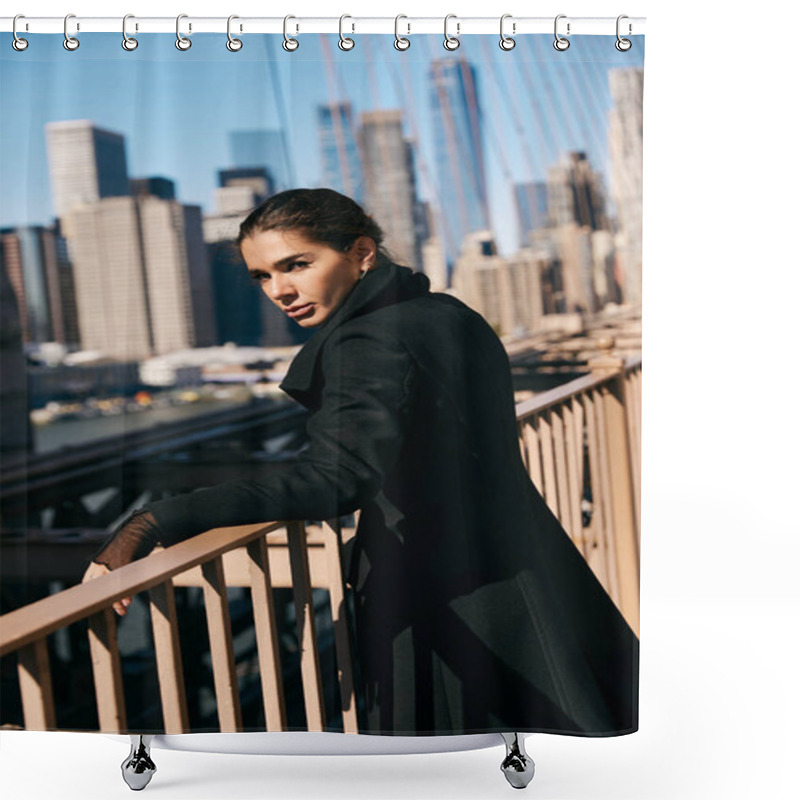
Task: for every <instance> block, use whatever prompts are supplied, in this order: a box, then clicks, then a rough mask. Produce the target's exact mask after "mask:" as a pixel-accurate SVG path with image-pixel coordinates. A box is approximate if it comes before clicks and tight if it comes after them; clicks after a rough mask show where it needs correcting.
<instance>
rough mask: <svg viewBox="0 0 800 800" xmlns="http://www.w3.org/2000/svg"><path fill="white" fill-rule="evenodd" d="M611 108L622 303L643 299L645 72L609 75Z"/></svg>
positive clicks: (622, 71) (614, 71)
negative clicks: (643, 111) (643, 110)
mask: <svg viewBox="0 0 800 800" xmlns="http://www.w3.org/2000/svg"><path fill="white" fill-rule="evenodd" d="M608 81H609V86H610V89H611V97H612V99H613V101H614V106H613V107H612V108H611V110H610V111H609V115H608V149H609V152H610V157H611V158H610V160H611V195H612V197H613V199H614V204H615V205H616V209H617V219H618V221H619V234H618V236H617V242H616V249H617V255H618V258H619V266H620V268H621V269H620V271H621V273H622V276H621V278H622V284H623V293H624V300H625V301H626V302H629V303H640V302H641V299H642V121H643V115H642V97H643V91H644V70H642V69H641V68H640V69H629V68H626V69H612V70H609V73H608Z"/></svg>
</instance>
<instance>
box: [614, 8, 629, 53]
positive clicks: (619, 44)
mask: <svg viewBox="0 0 800 800" xmlns="http://www.w3.org/2000/svg"><path fill="white" fill-rule="evenodd" d="M621 19H628V15H627V14H620V15H619V16H618V17H617V41H616V42H614V47H616V48H617V50H619V51H620V52H621V53H625V52H627V51H628V50H630V49H631V47H633V42H632V41H631V40H630V39H623V38H622V37H621V36H620V35H619V21H620V20H621ZM632 30H633V28H632V27H631V24H630V22H629V23H628V35H629V36H630V34H631V31H632Z"/></svg>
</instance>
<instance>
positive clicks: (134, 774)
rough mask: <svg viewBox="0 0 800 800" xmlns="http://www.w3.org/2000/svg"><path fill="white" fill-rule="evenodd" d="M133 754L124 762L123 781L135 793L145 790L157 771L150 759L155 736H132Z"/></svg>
mask: <svg viewBox="0 0 800 800" xmlns="http://www.w3.org/2000/svg"><path fill="white" fill-rule="evenodd" d="M130 737H131V752H130V753H129V754H128V757H127V758H126V759H125V760H124V761H123V762H122V765H121V766H122V779H123V780H124V781H125V783H127V784H128V786H130V787H131V789H133V790H134V791H135V792H138V791H140V790H141V789H144V787H145V786H147V784H148V783H150V779H151V778H152V777H153V775H154V774H155V771H156V765H155V764H154V763H153V760H152V759H151V758H150V742H152V741H153V736H152V735H151V736H147V735H145V734H138V733H137V734H133V733H132V734H130Z"/></svg>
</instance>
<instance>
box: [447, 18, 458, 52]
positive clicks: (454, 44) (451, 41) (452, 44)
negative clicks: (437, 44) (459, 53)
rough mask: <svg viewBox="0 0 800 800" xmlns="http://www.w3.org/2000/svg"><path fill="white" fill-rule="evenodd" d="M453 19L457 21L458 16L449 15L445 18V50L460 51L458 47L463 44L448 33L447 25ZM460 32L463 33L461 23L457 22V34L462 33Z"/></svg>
mask: <svg viewBox="0 0 800 800" xmlns="http://www.w3.org/2000/svg"><path fill="white" fill-rule="evenodd" d="M451 19H457V17H456V15H455V14H448V15H447V16H446V17H445V18H444V49H445V50H458V47H459V45H460V44H461V42H460V41H459V40H458V39H457V38H456V37H455V36H450V35H449V34H448V33H447V23H448V22H449V21H450V20H451ZM460 32H461V23H460V22H456V33H460Z"/></svg>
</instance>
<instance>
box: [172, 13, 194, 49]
mask: <svg viewBox="0 0 800 800" xmlns="http://www.w3.org/2000/svg"><path fill="white" fill-rule="evenodd" d="M188 16H189V15H188V14H178V18H177V19H176V20H175V35H176V36H177V37H178V38H177V39H175V47H177V48H178V50H188V49H189V48H190V47H191V46H192V40H191V39H187V38H186V37H185V36H181V19H182V18H183V17H188ZM191 30H192V23H191V22H190V23H189V31H190V32H191Z"/></svg>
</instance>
